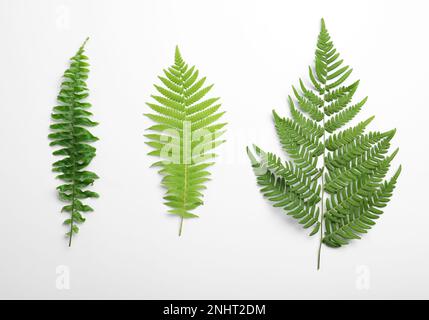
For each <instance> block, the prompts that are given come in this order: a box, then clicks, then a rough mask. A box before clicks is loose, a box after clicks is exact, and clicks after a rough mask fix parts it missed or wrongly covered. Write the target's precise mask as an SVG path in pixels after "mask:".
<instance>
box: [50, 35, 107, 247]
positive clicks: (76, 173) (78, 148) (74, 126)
mask: <svg viewBox="0 0 429 320" xmlns="http://www.w3.org/2000/svg"><path fill="white" fill-rule="evenodd" d="M87 41H88V39H86V40H85V42H84V43H83V44H82V46H81V47H80V48H79V50H78V51H77V53H76V54H75V55H74V56H73V57H72V58H71V62H70V66H69V68H68V69H67V70H66V71H65V72H64V75H63V82H62V84H61V89H60V93H59V95H58V102H59V104H60V105H58V106H55V107H54V108H53V113H52V119H53V121H54V123H53V124H52V125H51V126H50V129H51V131H52V133H51V134H49V136H48V137H49V139H51V140H52V141H51V143H50V145H51V146H55V147H60V149H57V150H55V151H54V152H53V155H55V156H63V158H62V159H61V160H58V161H56V162H54V164H53V165H52V167H53V168H52V171H54V172H57V173H59V174H58V175H57V178H58V179H60V180H62V181H63V182H64V184H62V185H60V186H58V187H57V190H58V195H59V198H60V199H61V200H62V201H64V202H66V203H68V204H67V205H65V206H64V207H63V208H62V210H61V211H62V212H67V213H68V214H69V218H67V219H66V220H65V221H64V224H65V225H67V226H68V228H69V231H68V232H67V233H66V235H67V237H68V238H69V246H71V243H72V238H73V235H75V234H77V233H78V232H79V227H78V225H79V224H82V223H83V222H85V218H84V216H83V215H82V214H83V213H88V212H91V211H93V209H92V208H91V207H90V206H89V205H85V204H83V202H82V200H83V199H87V198H98V196H99V195H98V194H97V193H96V192H93V191H90V190H87V188H88V187H89V186H91V185H93V183H94V181H95V180H96V179H98V176H97V175H96V174H95V173H93V172H91V171H86V170H84V169H85V168H86V167H87V166H88V165H89V164H90V163H91V161H92V159H93V158H94V157H95V153H96V149H95V148H94V147H93V146H91V145H89V143H91V142H94V141H97V140H98V138H97V137H95V136H94V135H92V133H91V132H90V131H89V130H88V129H87V128H88V127H93V126H96V125H97V122H94V121H92V120H91V119H90V117H91V116H92V113H91V112H89V111H88V109H89V108H90V107H91V104H89V103H88V102H85V99H86V98H87V97H88V95H89V91H88V88H87V86H86V83H85V80H86V79H87V78H88V73H89V64H88V62H87V61H88V57H87V56H85V55H84V47H85V44H86V42H87Z"/></svg>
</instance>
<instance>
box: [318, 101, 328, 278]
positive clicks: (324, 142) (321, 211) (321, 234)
mask: <svg viewBox="0 0 429 320" xmlns="http://www.w3.org/2000/svg"><path fill="white" fill-rule="evenodd" d="M322 108H324V103H323V106H322ZM325 116H326V114H325V112H324V111H323V163H322V196H321V204H320V239H319V250H318V252H317V270H320V258H321V255H322V242H323V228H324V225H323V221H324V219H325V165H326V163H325V161H326V160H325V158H326V129H325Z"/></svg>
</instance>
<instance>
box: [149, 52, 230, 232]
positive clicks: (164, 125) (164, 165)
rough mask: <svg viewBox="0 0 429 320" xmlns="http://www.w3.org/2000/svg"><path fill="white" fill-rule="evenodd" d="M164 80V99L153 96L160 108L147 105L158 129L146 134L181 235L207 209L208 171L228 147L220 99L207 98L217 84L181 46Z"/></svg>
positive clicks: (152, 129) (152, 128) (155, 104)
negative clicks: (221, 147) (198, 212)
mask: <svg viewBox="0 0 429 320" xmlns="http://www.w3.org/2000/svg"><path fill="white" fill-rule="evenodd" d="M164 74H165V77H159V79H160V80H161V82H162V85H163V86H162V85H155V89H156V90H157V91H158V93H159V94H160V95H152V96H151V97H152V98H153V99H154V100H155V103H147V105H148V107H149V108H151V109H152V110H153V111H154V113H148V114H146V116H147V117H148V118H149V119H150V120H152V121H153V122H155V123H156V124H155V125H153V126H151V127H150V128H149V129H148V130H150V131H152V133H149V134H146V135H145V136H146V138H147V139H148V141H147V142H146V144H148V145H149V146H150V147H151V148H152V149H153V150H152V151H151V152H149V155H153V156H156V157H159V158H160V161H157V162H155V163H154V166H157V167H159V168H160V169H159V173H160V174H161V175H162V176H163V178H162V186H163V187H164V188H165V189H166V194H165V197H164V200H165V205H167V206H168V207H170V210H169V211H168V212H169V213H170V214H173V215H177V216H179V217H180V228H179V236H180V235H181V234H182V227H183V220H184V219H187V218H195V217H198V215H196V214H195V213H193V211H194V210H195V209H196V208H197V207H199V206H200V205H202V204H203V193H202V190H204V189H205V184H206V182H207V181H208V180H210V178H209V177H210V173H209V172H208V171H207V169H208V168H209V167H210V166H212V165H213V164H214V162H213V158H214V157H215V156H216V154H214V153H213V149H215V148H216V147H218V146H219V145H220V144H222V143H224V142H225V140H222V139H221V138H222V136H223V134H224V133H225V130H222V129H223V128H224V126H225V125H226V124H225V123H219V121H218V120H219V119H220V118H221V117H222V116H223V114H224V112H222V111H219V110H220V107H221V105H220V104H219V103H217V102H218V100H219V98H207V97H206V96H207V94H208V93H209V92H210V90H211V89H212V87H213V85H206V78H205V77H204V78H199V72H198V70H196V68H195V67H189V66H188V64H187V63H186V62H185V61H184V60H183V58H182V56H181V54H180V51H179V48H178V47H176V52H175V61H174V65H172V66H171V67H169V68H168V69H166V70H164Z"/></svg>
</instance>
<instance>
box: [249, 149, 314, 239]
mask: <svg viewBox="0 0 429 320" xmlns="http://www.w3.org/2000/svg"><path fill="white" fill-rule="evenodd" d="M246 150H247V154H248V156H249V158H250V159H251V162H252V166H253V168H254V171H255V174H256V176H257V182H258V185H259V186H260V187H261V193H262V194H263V195H264V196H265V197H267V198H268V199H269V200H270V201H271V202H273V206H274V207H281V208H283V209H284V210H285V211H286V213H287V214H288V215H290V216H292V217H293V218H295V219H297V220H299V221H298V222H299V223H300V224H302V225H303V227H304V228H310V227H313V232H311V235H314V234H315V233H317V230H318V228H319V222H318V218H319V208H317V206H316V204H317V203H318V202H319V201H320V196H319V195H320V188H319V187H318V185H317V183H314V182H313V183H312V182H311V180H310V179H308V178H305V177H304V175H303V174H302V171H301V170H299V169H296V168H294V167H293V164H292V163H285V164H283V163H282V162H281V161H280V159H279V158H278V157H276V156H275V155H274V154H272V153H265V152H264V151H262V150H261V149H260V148H258V147H256V146H255V151H256V154H257V155H259V156H260V160H257V158H256V157H255V155H254V154H253V153H252V152H251V151H250V149H249V148H247V149H246ZM314 230H316V231H314Z"/></svg>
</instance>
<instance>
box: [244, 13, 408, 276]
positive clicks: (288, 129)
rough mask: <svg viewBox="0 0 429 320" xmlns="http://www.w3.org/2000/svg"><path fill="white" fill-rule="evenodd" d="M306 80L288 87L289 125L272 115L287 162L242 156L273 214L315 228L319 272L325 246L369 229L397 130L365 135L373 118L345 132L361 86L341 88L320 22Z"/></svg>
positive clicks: (383, 192) (342, 67)
mask: <svg viewBox="0 0 429 320" xmlns="http://www.w3.org/2000/svg"><path fill="white" fill-rule="evenodd" d="M308 74H309V80H310V84H311V85H310V86H306V85H304V82H303V81H302V80H301V79H300V80H299V87H298V88H295V87H292V91H293V95H292V96H293V98H292V97H291V96H290V97H289V101H288V102H289V108H290V113H291V118H284V117H281V116H279V115H278V114H277V113H276V112H275V111H274V112H273V115H274V124H275V128H276V131H277V135H278V138H279V140H280V143H281V146H282V147H283V150H284V151H285V152H286V154H287V155H288V156H289V158H290V161H283V160H280V158H279V157H277V156H276V155H273V154H270V153H265V152H263V151H262V150H260V149H259V148H256V149H255V151H256V153H257V154H258V155H259V160H258V159H257V157H255V156H254V155H253V154H252V153H251V152H250V151H249V150H248V155H249V157H250V159H251V163H252V166H253V168H254V171H255V174H256V176H257V182H258V185H259V186H260V187H261V192H262V193H263V194H264V196H266V197H267V198H268V199H269V200H270V201H271V202H272V203H273V206H275V207H283V209H284V210H285V211H286V212H287V213H288V214H290V215H292V216H293V217H294V218H296V219H298V220H299V222H300V223H303V222H305V223H304V225H307V223H308V225H310V226H313V228H314V229H313V232H312V233H311V234H312V235H313V234H315V233H320V240H319V253H318V268H319V267H320V252H321V246H322V244H323V243H324V244H326V245H328V246H331V247H341V246H343V245H346V244H348V243H349V242H350V240H352V239H360V237H361V235H362V234H364V233H366V232H367V231H368V230H369V229H370V228H371V227H372V226H373V225H374V224H375V220H376V219H377V218H378V217H379V215H380V214H381V213H382V212H381V210H380V208H381V207H384V205H385V204H386V203H387V202H388V201H389V200H390V198H391V196H392V192H393V189H394V187H395V185H396V182H397V179H398V177H399V174H400V172H401V168H399V170H398V171H397V172H396V173H395V175H394V176H393V177H392V178H391V179H390V180H388V181H386V180H384V179H385V177H386V175H387V173H388V171H389V168H390V165H391V162H392V160H393V158H394V157H395V156H396V154H397V152H398V151H397V150H395V151H394V152H393V153H392V154H390V155H388V152H389V149H390V146H391V145H390V142H391V140H392V138H393V136H394V135H395V132H396V130H390V131H387V132H384V133H381V132H369V133H365V131H366V128H367V127H368V126H369V124H370V123H371V121H372V120H373V119H374V117H370V118H368V119H366V120H364V121H360V122H359V123H358V124H356V125H354V126H352V127H348V128H346V125H347V124H348V123H349V122H350V121H351V120H352V119H354V118H355V117H356V116H357V115H358V113H359V112H360V111H361V109H362V108H363V106H364V105H365V104H366V101H367V98H366V97H365V98H364V99H362V100H360V101H359V102H357V103H355V104H353V102H352V101H353V98H354V95H355V93H356V92H357V89H358V86H359V81H355V82H353V83H351V84H347V83H346V82H347V80H348V79H349V77H350V76H351V74H352V68H350V67H349V66H348V65H346V64H344V60H343V59H341V58H340V54H339V53H338V51H337V49H336V48H335V46H334V44H333V41H332V40H331V36H330V34H329V32H328V30H327V28H326V25H325V22H324V20H323V19H322V21H321V29H320V33H319V36H318V39H317V45H316V51H315V59H314V65H313V66H310V67H309V69H308ZM295 106H298V107H299V108H296V107H295ZM319 158H320V159H321V161H320V162H321V164H320V162H319V161H318V160H319ZM316 205H317V206H316ZM316 216H317V220H314V218H316ZM300 219H301V220H300ZM302 219H304V220H302Z"/></svg>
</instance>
